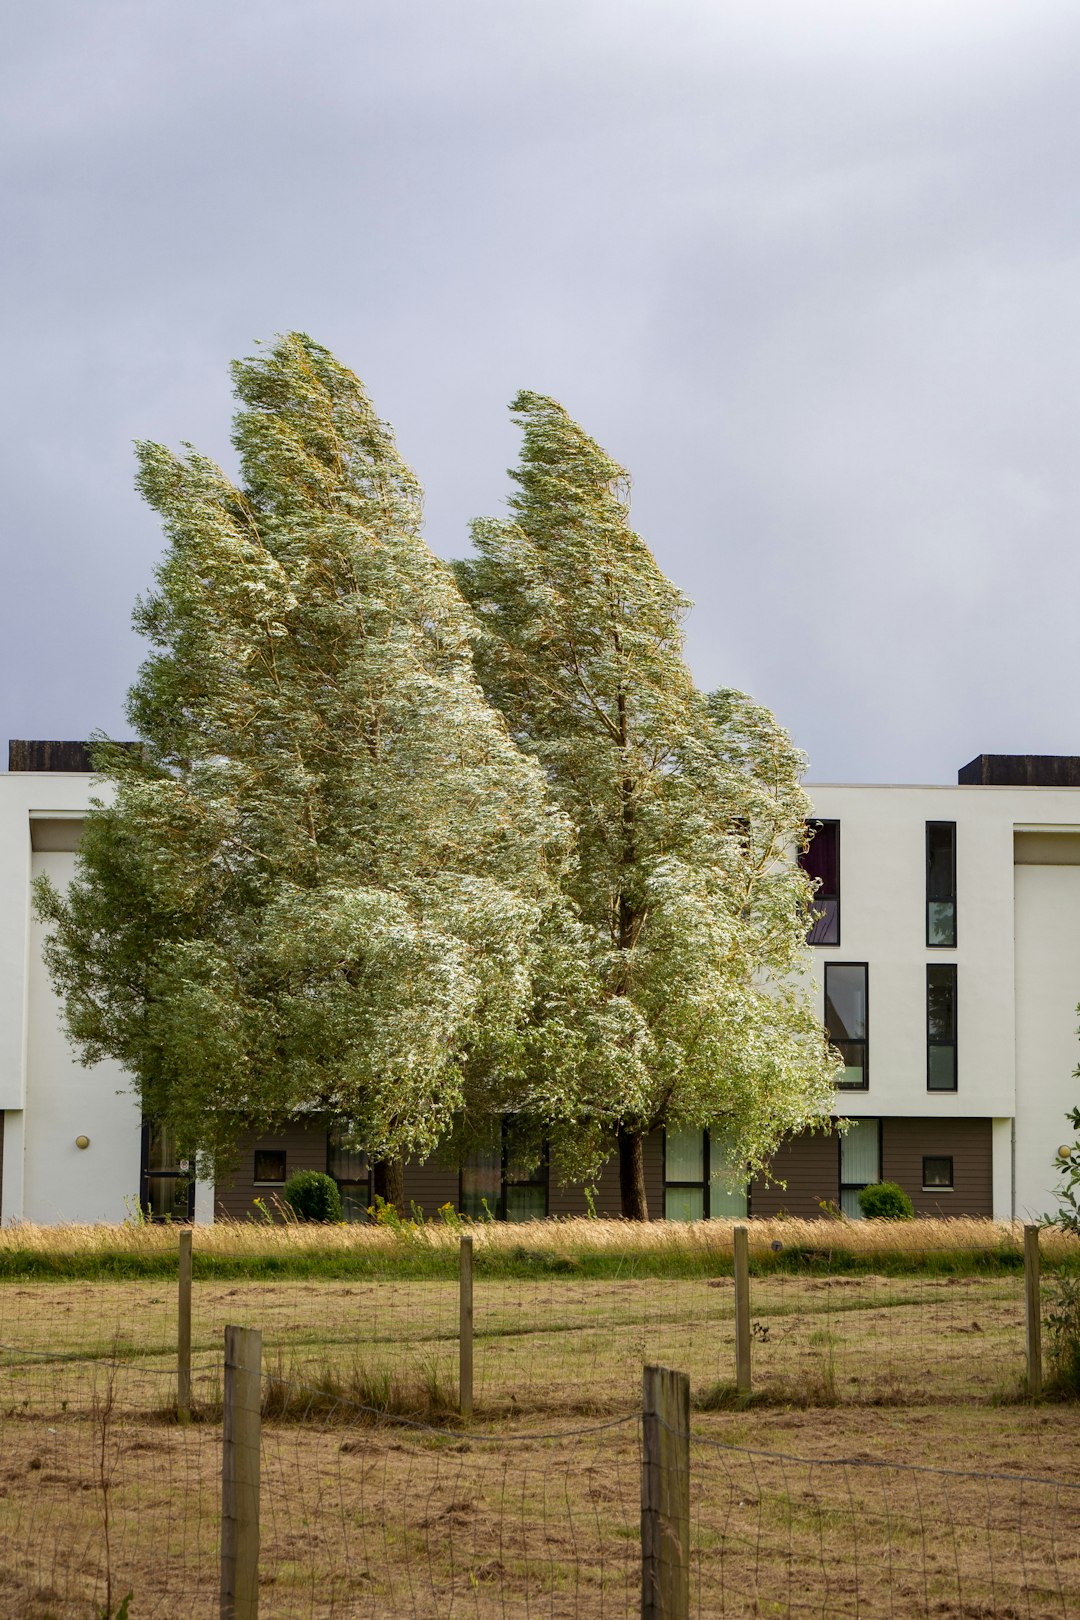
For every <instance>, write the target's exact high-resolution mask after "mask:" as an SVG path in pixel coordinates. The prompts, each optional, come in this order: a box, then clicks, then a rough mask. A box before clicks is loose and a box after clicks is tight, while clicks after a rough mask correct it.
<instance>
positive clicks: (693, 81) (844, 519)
mask: <svg viewBox="0 0 1080 1620" xmlns="http://www.w3.org/2000/svg"><path fill="white" fill-rule="evenodd" d="M2 26H3V38H2V42H0V43H2V48H0V63H2V67H0V75H2V78H0V83H2V139H0V164H2V169H0V173H2V177H3V178H2V183H3V210H2V216H0V217H2V221H3V236H4V239H5V244H6V245H5V248H4V252H3V258H2V266H0V308H2V310H3V317H2V319H3V322H4V327H5V333H4V342H3V354H4V359H5V361H6V364H5V367H4V369H5V372H6V379H5V382H6V386H5V387H4V392H3V410H4V421H3V432H2V452H0V453H2V458H3V460H2V481H0V494H2V501H3V505H2V530H0V533H2V573H0V585H2V593H0V612H2V633H0V736H2V737H3V738H7V737H11V736H23V737H81V736H84V735H86V734H87V733H88V732H89V731H90V729H91V728H92V727H94V726H103V727H105V728H106V729H108V730H111V731H114V732H116V733H118V734H126V726H125V723H124V721H123V717H122V716H123V709H122V704H123V697H124V693H125V691H126V688H127V686H128V685H129V684H130V682H131V680H132V677H133V675H134V673H135V670H136V668H137V665H138V662H139V659H140V656H141V652H140V645H139V643H138V641H137V640H136V638H135V637H134V636H133V634H132V632H131V630H130V628H129V617H130V612H131V607H132V604H133V601H134V598H135V596H136V595H137V593H138V592H140V591H141V590H144V589H145V588H146V587H147V585H148V584H149V583H150V580H151V573H152V569H153V565H154V562H155V559H156V557H157V555H158V554H159V551H160V533H159V531H158V529H157V527H156V524H155V521H154V519H153V517H152V515H151V514H150V513H149V512H148V511H146V510H144V509H143V508H142V507H141V506H140V504H139V502H138V500H137V498H136V496H135V494H134V492H133V489H132V471H133V461H132V451H131V441H132V440H133V439H134V438H136V437H145V438H155V439H160V440H163V441H165V442H166V443H169V444H174V445H175V444H176V443H178V442H179V441H180V440H182V439H187V440H191V441H193V442H194V443H195V444H197V445H198V446H199V448H200V449H201V450H203V451H205V452H206V453H208V454H210V455H213V456H215V457H217V458H218V459H220V460H222V461H224V462H225V463H226V464H229V457H230V452H229V448H228V424H229V416H230V412H231V409H232V402H231V399H230V396H229V389H228V379H227V373H226V366H227V362H228V360H229V359H230V357H232V356H234V355H238V354H244V353H248V352H250V350H251V347H252V344H253V342H254V341H255V340H256V339H258V338H267V337H270V336H272V335H273V334H274V333H275V332H279V331H285V330H289V329H291V328H297V327H298V328H303V329H304V330H306V331H308V332H310V333H311V334H312V335H313V336H314V337H316V338H317V339H319V340H320V341H321V342H323V343H326V344H327V345H329V347H330V348H332V349H333V350H334V351H335V353H336V354H337V355H338V356H339V358H340V359H341V360H343V361H344V362H345V363H346V364H348V365H350V366H352V367H353V368H354V369H355V370H356V371H357V372H359V374H360V375H361V377H363V378H364V380H365V382H366V383H367V385H368V387H369V388H370V390H371V392H372V394H373V395H374V398H375V401H376V404H377V406H378V408H379V410H380V411H381V412H382V414H383V415H384V416H386V417H388V418H389V419H390V420H391V421H392V422H393V423H394V425H395V427H396V429H397V433H398V439H399V442H400V445H401V447H402V449H403V451H404V453H405V455H406V456H407V458H408V459H409V460H410V462H411V463H412V464H413V465H414V467H415V468H416V470H417V471H418V473H419V475H420V477H421V479H422V480H423V483H424V485H425V487H426V491H427V506H426V510H427V532H428V538H429V540H430V542H431V544H432V546H433V547H434V548H435V550H436V551H438V552H439V553H440V554H441V555H443V556H447V557H451V556H455V555H461V554H462V553H463V552H464V551H465V550H466V548H467V544H468V540H467V523H468V520H469V519H470V518H471V517H474V516H477V515H480V514H486V513H494V512H498V511H499V510H501V505H502V502H503V500H504V498H505V495H506V492H507V480H506V475H505V469H506V468H507V466H509V465H510V464H511V463H512V462H513V461H514V460H515V459H516V454H517V444H516V434H515V431H514V430H513V428H512V426H511V424H510V422H509V419H508V415H507V403H508V401H509V400H510V398H511V397H512V396H513V394H514V393H515V391H516V390H517V389H518V388H520V387H529V388H533V389H538V390H540V391H542V392H545V393H550V394H554V395H555V396H556V397H557V398H558V399H560V400H562V402H563V403H564V404H565V405H566V407H567V408H568V409H569V410H570V412H571V413H572V414H573V415H574V416H575V417H576V418H577V419H578V420H579V421H580V422H582V424H583V425H584V426H585V427H586V428H587V429H588V430H589V431H590V432H591V433H592V434H593V435H594V437H596V438H597V439H599V440H600V441H601V443H603V444H604V445H605V447H606V448H607V449H608V450H610V451H611V452H612V454H614V455H615V456H617V457H618V458H619V459H620V460H621V461H622V462H623V463H624V464H625V465H626V466H627V467H628V468H629V469H630V471H631V474H632V476H633V481H634V520H635V523H636V526H637V527H638V528H639V530H640V531H641V532H642V533H643V534H644V536H645V537H646V539H647V540H648V541H649V543H650V544H651V545H652V547H653V550H654V551H655V553H656V556H657V558H658V560H659V562H660V564H661V566H662V567H663V568H664V569H665V570H666V571H667V572H668V573H669V574H670V575H671V577H672V578H673V579H674V580H676V582H677V583H678V584H679V585H680V586H682V587H683V589H684V590H686V591H687V592H688V593H689V594H690V595H691V597H692V598H693V599H694V601H695V603H696V607H695V610H694V613H693V615H692V616H691V619H690V622H689V627H688V644H689V653H690V659H691V663H692V666H693V669H694V671H695V674H696V676H697V678H698V680H699V682H700V683H701V684H702V685H704V686H710V687H711V686H717V685H735V686H740V687H742V688H744V689H746V690H748V691H750V692H752V693H753V694H754V695H755V696H756V697H758V698H759V699H761V700H763V701H765V702H767V703H768V704H769V705H771V707H772V708H773V709H774V710H775V711H776V713H777V714H778V716H779V717H780V719H781V720H782V721H783V722H784V724H786V725H787V726H788V727H789V729H790V730H791V731H792V732H793V734H794V735H795V737H796V739H797V740H798V742H799V743H800V744H801V746H802V747H803V748H805V749H806V750H807V752H808V753H809V755H810V760H811V767H810V777H811V779H817V780H819V781H820V780H854V781H950V780H955V773H956V769H957V767H958V766H959V765H961V764H963V763H964V762H965V761H966V760H967V759H969V758H970V757H972V756H973V755H974V754H976V753H979V752H982V751H988V752H1043V753H1071V752H1076V753H1080V667H1078V665H1080V660H1078V656H1077V646H1078V633H1077V626H1078V622H1080V578H1078V575H1080V560H1078V558H1080V548H1078V543H1077V542H1078V529H1080V457H1078V454H1077V426H1078V421H1080V410H1078V406H1080V309H1078V301H1080V276H1078V268H1080V266H1078V257H1080V180H1078V172H1080V170H1078V163H1077V158H1078V151H1080V93H1078V90H1080V6H1078V5H1077V4H1076V3H1075V0H1060V3H1049V0H1047V3H1040V0H1023V3H1018V0H1008V3H1002V0H970V3H967V0H895V3H894V0H848V3H841V0H835V3H828V0H747V3H745V4H744V3H728V0H379V3H375V0H184V3H183V4H177V3H176V0H93V3H92V4H91V3H88V0H35V4H34V5H32V6H19V7H16V6H8V7H7V8H6V10H5V16H4V20H3V25H2ZM5 762H6V760H5Z"/></svg>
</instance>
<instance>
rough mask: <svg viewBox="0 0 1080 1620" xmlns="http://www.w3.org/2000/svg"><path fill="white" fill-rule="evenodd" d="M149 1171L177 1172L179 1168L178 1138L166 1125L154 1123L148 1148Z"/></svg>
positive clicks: (151, 1126)
mask: <svg viewBox="0 0 1080 1620" xmlns="http://www.w3.org/2000/svg"><path fill="white" fill-rule="evenodd" d="M146 1167H147V1169H148V1170H175V1169H176V1168H177V1153H176V1136H175V1134H174V1132H173V1131H171V1130H169V1129H168V1127H167V1126H165V1125H159V1124H158V1123H157V1122H156V1121H152V1122H151V1125H150V1133H149V1141H148V1142H147V1147H146Z"/></svg>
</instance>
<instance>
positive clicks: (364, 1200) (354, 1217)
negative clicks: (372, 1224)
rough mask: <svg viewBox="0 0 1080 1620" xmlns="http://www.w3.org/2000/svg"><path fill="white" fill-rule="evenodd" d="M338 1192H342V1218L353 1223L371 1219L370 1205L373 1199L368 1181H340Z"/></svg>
mask: <svg viewBox="0 0 1080 1620" xmlns="http://www.w3.org/2000/svg"><path fill="white" fill-rule="evenodd" d="M338 1192H339V1193H340V1194H341V1218H342V1220H344V1221H349V1222H350V1223H352V1224H353V1225H356V1224H358V1223H359V1222H361V1221H367V1220H370V1218H371V1217H370V1216H369V1215H368V1205H369V1204H370V1203H371V1199H370V1197H369V1196H368V1184H367V1182H366V1181H339V1182H338Z"/></svg>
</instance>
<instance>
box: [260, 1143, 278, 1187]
mask: <svg viewBox="0 0 1080 1620" xmlns="http://www.w3.org/2000/svg"><path fill="white" fill-rule="evenodd" d="M284 1180H285V1149H284V1148H256V1149H255V1176H254V1181H255V1185H256V1187H271V1186H280V1184H281V1183H282V1182H283V1181H284Z"/></svg>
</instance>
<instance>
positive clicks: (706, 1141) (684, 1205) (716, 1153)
mask: <svg viewBox="0 0 1080 1620" xmlns="http://www.w3.org/2000/svg"><path fill="white" fill-rule="evenodd" d="M749 1207H750V1201H749V1197H748V1194H747V1187H746V1182H745V1181H744V1180H741V1179H740V1177H739V1172H738V1170H737V1169H734V1168H733V1167H732V1164H731V1160H730V1157H729V1155H728V1152H727V1150H726V1147H725V1144H724V1137H723V1133H722V1132H721V1131H687V1130H682V1131H665V1132H664V1219H665V1220H667V1221H722V1220H734V1219H738V1218H739V1217H740V1216H743V1215H747V1214H748V1213H749Z"/></svg>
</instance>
